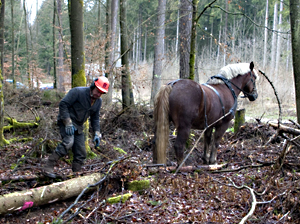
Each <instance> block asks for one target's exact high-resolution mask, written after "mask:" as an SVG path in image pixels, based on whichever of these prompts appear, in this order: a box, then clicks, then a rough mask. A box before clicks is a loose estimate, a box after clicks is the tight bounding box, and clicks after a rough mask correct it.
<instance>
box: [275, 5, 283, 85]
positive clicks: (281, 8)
mask: <svg viewBox="0 0 300 224" xmlns="http://www.w3.org/2000/svg"><path fill="white" fill-rule="evenodd" d="M279 8H280V9H279V12H280V13H279V20H278V25H279V27H278V31H279V32H280V31H281V30H282V29H281V24H282V11H283V2H282V1H281V2H280V7H279ZM280 55H281V34H280V33H278V37H277V50H276V62H275V79H274V81H275V86H277V85H276V84H277V83H278V81H279V80H277V79H278V69H279V62H280V57H281V56H280Z"/></svg>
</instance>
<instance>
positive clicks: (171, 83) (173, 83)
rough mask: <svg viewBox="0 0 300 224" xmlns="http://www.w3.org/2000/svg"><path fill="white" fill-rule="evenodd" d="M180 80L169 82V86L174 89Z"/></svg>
mask: <svg viewBox="0 0 300 224" xmlns="http://www.w3.org/2000/svg"><path fill="white" fill-rule="evenodd" d="M179 80H180V79H177V80H174V81H171V82H169V83H168V84H167V85H171V86H172V87H173V86H174V85H175V84H176V82H178V81H179Z"/></svg>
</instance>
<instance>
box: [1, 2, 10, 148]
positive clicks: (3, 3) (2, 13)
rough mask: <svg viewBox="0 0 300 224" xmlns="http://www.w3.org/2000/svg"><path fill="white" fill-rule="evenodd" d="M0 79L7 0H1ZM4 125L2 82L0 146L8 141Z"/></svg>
mask: <svg viewBox="0 0 300 224" xmlns="http://www.w3.org/2000/svg"><path fill="white" fill-rule="evenodd" d="M0 8H1V12H0V51H1V53H0V64H1V67H0V80H3V75H2V72H3V62H4V16H5V0H1V1H0ZM3 127H4V95H3V85H2V82H0V146H3V145H5V144H7V143H8V141H7V140H6V139H5V137H4V135H3Z"/></svg>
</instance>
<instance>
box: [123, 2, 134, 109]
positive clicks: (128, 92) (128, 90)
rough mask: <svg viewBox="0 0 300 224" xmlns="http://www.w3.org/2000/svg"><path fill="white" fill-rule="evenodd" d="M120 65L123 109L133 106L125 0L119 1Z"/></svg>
mask: <svg viewBox="0 0 300 224" xmlns="http://www.w3.org/2000/svg"><path fill="white" fill-rule="evenodd" d="M120 30H121V63H122V67H123V69H122V103H123V109H126V108H128V107H130V106H131V105H134V97H133V91H132V82H131V76H130V72H129V55H128V53H129V50H130V49H129V48H128V36H127V20H126V0H120Z"/></svg>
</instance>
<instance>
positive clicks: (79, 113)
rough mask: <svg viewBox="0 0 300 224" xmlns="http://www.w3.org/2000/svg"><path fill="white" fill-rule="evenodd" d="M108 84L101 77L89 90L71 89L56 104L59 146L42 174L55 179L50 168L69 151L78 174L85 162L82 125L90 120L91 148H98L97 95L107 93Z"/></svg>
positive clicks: (98, 104) (84, 88)
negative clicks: (92, 138)
mask: <svg viewBox="0 0 300 224" xmlns="http://www.w3.org/2000/svg"><path fill="white" fill-rule="evenodd" d="M108 88H109V81H108V79H107V78H106V77H104V76H101V77H99V78H97V79H96V80H94V81H93V83H92V84H91V86H90V87H75V88H73V89H71V90H70V91H69V92H68V93H67V95H66V96H65V97H64V98H63V99H62V100H61V102H60V103H59V114H58V118H57V124H58V126H59V131H60V134H61V137H62V142H61V143H60V144H59V145H58V146H57V147H56V149H55V150H54V152H53V153H52V154H51V155H50V156H49V158H48V160H47V161H46V164H45V166H44V168H43V171H44V174H45V175H47V176H50V177H54V178H55V176H56V175H55V174H54V173H53V171H54V166H55V165H56V163H57V161H58V159H59V158H60V157H63V156H65V155H67V154H68V150H69V149H72V152H73V162H72V170H73V172H79V171H81V166H82V165H83V163H84V160H85V158H86V149H85V138H84V133H83V129H84V127H83V124H84V123H85V122H86V121H87V119H88V118H90V123H91V126H92V129H93V133H94V140H93V142H94V143H95V146H96V147H98V146H99V144H100V139H101V134H100V120H99V112H100V108H101V104H102V99H101V95H102V94H105V93H107V92H108Z"/></svg>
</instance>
